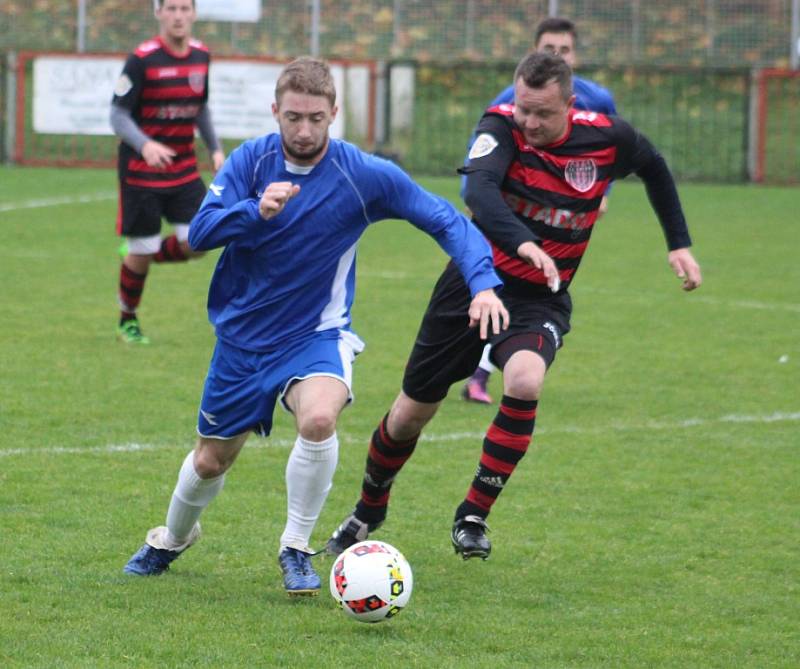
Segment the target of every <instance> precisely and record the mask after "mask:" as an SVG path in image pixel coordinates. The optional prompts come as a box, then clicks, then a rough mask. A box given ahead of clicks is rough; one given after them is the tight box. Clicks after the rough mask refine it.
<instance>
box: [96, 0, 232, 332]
mask: <svg viewBox="0 0 800 669" xmlns="http://www.w3.org/2000/svg"><path fill="white" fill-rule="evenodd" d="M155 14H156V18H157V19H158V24H159V34H158V36H157V37H154V38H153V39H150V40H148V41H146V42H143V43H142V44H140V45H139V46H138V47H137V48H136V49H135V50H134V52H133V53H132V54H130V56H128V59H127V61H126V62H125V67H124V68H123V70H122V75H121V76H120V78H119V81H118V82H117V85H116V87H115V90H114V97H113V100H112V103H111V127H112V128H113V129H114V132H115V133H116V134H117V136H118V137H119V138H120V140H121V142H120V146H119V166H118V170H119V189H120V194H119V211H118V214H117V233H118V234H120V235H123V236H125V237H126V238H127V241H126V243H125V244H123V246H122V247H121V249H120V253H121V254H122V255H123V256H124V258H123V260H122V264H121V266H120V275H119V302H120V320H119V326H118V328H117V336H118V337H119V338H120V339H121V340H122V341H124V342H126V343H129V344H147V343H149V339H148V338H147V337H146V336H144V334H143V333H142V330H141V327H140V325H139V320H138V318H137V315H136V310H137V308H138V306H139V303H140V301H141V299H142V291H144V285H145V281H146V279H147V272H148V270H149V268H150V263H151V262H153V261H155V262H158V263H160V262H179V261H184V260H187V259H189V258H191V257H195V256H198V255H202V254H201V253H197V252H195V251H193V250H192V249H191V248H190V247H189V243H188V242H187V237H188V234H189V221H190V220H191V219H192V216H194V214H195V213H196V212H197V208H198V207H199V206H200V203H201V202H202V201H203V197H204V196H205V186H204V185H203V182H202V180H201V178H200V173H199V171H198V168H197V157H196V156H195V152H194V131H195V126H196V127H197V128H198V129H199V131H200V135H201V136H202V137H203V141H204V142H205V144H206V146H207V147H208V150H209V152H210V153H211V161H212V167H213V169H214V171H216V170H218V169H220V168H221V167H222V164H223V163H224V161H225V155H224V153H223V152H222V149H221V147H220V143H219V141H218V140H217V137H216V135H215V133H214V128H213V126H212V124H211V114H210V112H209V109H208V105H207V102H208V66H209V53H208V49H207V48H206V47H205V45H204V44H203V43H202V42H200V41H199V40H196V39H194V38H192V24H193V23H194V20H195V17H196V13H195V6H194V0H158V5H157V7H156V11H155ZM162 216H163V217H164V218H166V219H167V221H169V222H170V223H172V224H173V225H174V226H175V231H174V234H172V235H170V236H167V237H165V238H164V239H162V238H161V218H162Z"/></svg>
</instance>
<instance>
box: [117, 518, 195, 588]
mask: <svg viewBox="0 0 800 669" xmlns="http://www.w3.org/2000/svg"><path fill="white" fill-rule="evenodd" d="M166 533H167V528H166V527H164V526H163V525H162V526H161V527H154V528H153V529H152V530H150V531H149V532H148V533H147V539H146V543H145V545H144V546H142V547H141V548H140V549H139V550H138V551H136V553H134V555H133V557H132V558H131V559H130V560H128V564H126V565H125V567H124V568H123V570H122V571H124V572H125V573H126V574H136V575H137V576H158V575H159V574H163V573H164V572H165V571H167V569H169V565H170V564H171V563H172V562H174V561H175V560H176V559H177V558H178V556H179V555H180V554H181V553H183V551H185V550H186V549H187V548H189V546H191V545H192V544H193V543H195V542H196V541H197V540H198V539H199V538H200V523H195V526H194V527H193V528H192V531H191V532H190V533H189V538H188V539H187V540H186V541H185V542H184V543H182V544H181V545H180V546H178V547H177V548H165V547H164V541H163V537H164V536H165V535H166Z"/></svg>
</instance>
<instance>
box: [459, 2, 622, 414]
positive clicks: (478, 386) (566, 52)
mask: <svg viewBox="0 0 800 669" xmlns="http://www.w3.org/2000/svg"><path fill="white" fill-rule="evenodd" d="M577 40H578V33H577V29H576V28H575V24H574V23H573V22H572V21H570V20H569V19H564V18H557V17H550V18H547V19H545V20H544V21H542V22H541V23H539V25H538V27H537V28H536V41H535V48H534V50H535V51H542V52H547V53H552V54H555V55H558V56H561V57H562V58H563V59H564V60H565V61H566V63H567V65H569V66H570V67H571V68H572V69H573V70H574V69H575V65H576V64H577V54H576V53H575V45H576V43H577ZM572 92H573V94H574V95H575V102H574V104H573V107H574V108H575V109H584V110H586V111H593V112H599V113H601V114H605V115H606V116H615V115H616V113H617V108H616V105H615V104H614V98H613V96H612V95H611V93H610V92H609V91H608V90H607V89H605V88H603V87H602V86H601V85H600V84H598V83H596V82H594V81H591V80H590V79H583V78H582V77H578V76H575V75H574V74H573V76H572ZM502 104H506V105H511V104H514V85H513V84H511V85H509V86H508V88H506V89H504V90H503V91H502V92H501V93H500V94H499V95H498V96H497V97H495V99H494V100H492V101H491V102H490V103H489V107H487V109H490V108H492V107H497V106H498V105H502ZM477 136H478V133H477V128H476V130H475V132H473V133H472V137H470V141H469V148H470V149H472V145H473V144H474V142H475V139H476V138H477ZM468 159H469V157H468ZM466 179H467V178H466V176H464V177H463V178H462V188H461V190H462V197H463V194H464V193H463V191H464V187H465V186H466ZM610 189H611V186H610V185H609V187H608V188H607V189H606V193H605V195H604V196H603V200H602V202H601V203H600V210H599V213H600V215H601V216H602V215H603V214H604V213H605V212H606V210H607V209H608V197H607V196H608V192H609V190H610ZM490 352H491V346H489V345H488V344H487V345H486V348H485V349H484V351H483V356H482V357H481V361H480V364H479V365H478V367H477V368H476V369H475V371H474V372H473V374H472V376H470V377H469V378H468V379H467V381H466V382H465V383H464V387H463V388H462V389H461V397H463V398H464V399H465V400H468V401H471V402H478V403H479V404H491V403H492V398H491V396H490V395H489V392H488V391H487V389H486V386H487V384H488V383H489V377H490V376H491V374H492V372H494V371H495V369H496V368H495V366H494V365H493V364H492V363H491V361H490V360H489V354H490Z"/></svg>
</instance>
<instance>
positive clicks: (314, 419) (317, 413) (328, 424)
mask: <svg viewBox="0 0 800 669" xmlns="http://www.w3.org/2000/svg"><path fill="white" fill-rule="evenodd" d="M337 416H338V412H337V411H335V410H333V409H330V408H327V407H316V408H315V409H314V410H312V411H310V412H308V413H306V414H305V415H304V416H302V418H300V419H299V420H298V423H299V425H298V431H299V432H300V436H301V437H303V439H308V440H309V441H324V440H325V439H327V438H328V437H330V436H331V435H332V434H333V433H334V432H335V431H336V418H337Z"/></svg>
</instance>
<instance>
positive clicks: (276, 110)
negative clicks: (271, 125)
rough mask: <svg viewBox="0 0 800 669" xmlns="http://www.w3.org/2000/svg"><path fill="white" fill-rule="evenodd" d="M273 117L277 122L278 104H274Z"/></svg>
mask: <svg viewBox="0 0 800 669" xmlns="http://www.w3.org/2000/svg"><path fill="white" fill-rule="evenodd" d="M272 116H274V117H275V120H276V121H277V120H278V103H277V102H273V103H272Z"/></svg>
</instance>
